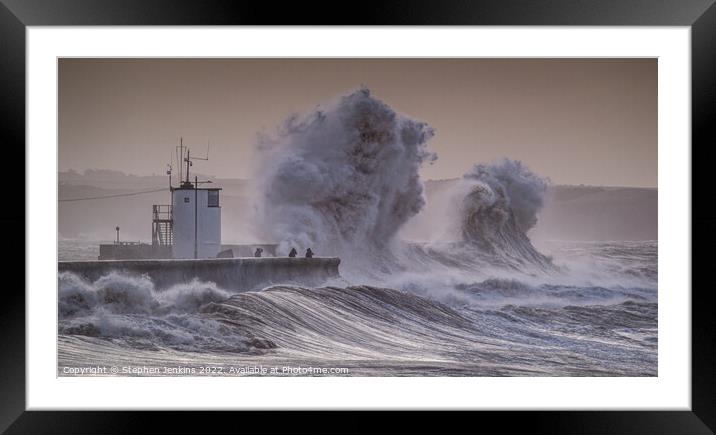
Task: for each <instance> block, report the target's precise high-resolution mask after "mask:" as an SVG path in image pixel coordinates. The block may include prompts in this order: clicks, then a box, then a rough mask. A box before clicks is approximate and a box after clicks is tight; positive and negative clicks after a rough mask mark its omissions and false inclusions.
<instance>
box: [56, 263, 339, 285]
mask: <svg viewBox="0 0 716 435" xmlns="http://www.w3.org/2000/svg"><path fill="white" fill-rule="evenodd" d="M340 262H341V260H340V259H339V258H336V257H314V258H216V259H199V260H194V259H188V260H104V261H100V260H98V261H60V262H58V271H59V272H72V273H75V274H77V275H79V276H81V277H83V278H85V279H87V280H90V281H94V280H97V279H99V278H100V277H102V276H103V275H106V274H108V273H110V272H113V271H115V272H122V273H129V274H137V275H146V276H148V277H149V278H150V279H151V280H152V281H153V282H154V284H155V286H156V287H157V288H159V289H162V288H167V287H170V286H172V285H174V284H179V283H186V282H190V281H192V280H193V279H194V278H197V279H199V280H201V281H210V282H214V283H216V284H217V285H218V286H219V287H221V288H224V289H226V290H231V291H248V290H257V289H261V288H264V287H267V286H270V285H272V284H286V283H290V284H298V285H307V286H318V285H321V284H323V283H325V282H326V281H327V280H328V279H331V278H338V277H339V276H340V275H339V272H338V265H339V264H340Z"/></svg>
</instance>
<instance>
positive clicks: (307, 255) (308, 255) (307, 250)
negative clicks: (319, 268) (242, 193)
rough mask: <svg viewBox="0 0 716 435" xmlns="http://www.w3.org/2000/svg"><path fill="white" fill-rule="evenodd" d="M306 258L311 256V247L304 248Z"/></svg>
mask: <svg viewBox="0 0 716 435" xmlns="http://www.w3.org/2000/svg"><path fill="white" fill-rule="evenodd" d="M306 258H313V251H311V248H308V249H306Z"/></svg>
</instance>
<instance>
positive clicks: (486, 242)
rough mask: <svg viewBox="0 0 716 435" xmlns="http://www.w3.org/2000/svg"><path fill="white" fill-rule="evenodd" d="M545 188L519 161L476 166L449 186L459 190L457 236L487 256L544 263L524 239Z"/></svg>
mask: <svg viewBox="0 0 716 435" xmlns="http://www.w3.org/2000/svg"><path fill="white" fill-rule="evenodd" d="M547 186H548V181H547V180H546V179H544V178H541V177H539V176H537V175H536V174H534V173H533V172H531V171H530V170H529V169H528V168H527V167H526V166H524V165H523V164H522V163H521V162H519V161H515V160H508V159H505V160H503V161H502V162H500V163H498V164H494V165H476V166H475V167H474V168H473V169H472V170H471V171H470V172H468V173H467V174H465V175H464V176H463V178H462V180H461V182H460V183H458V185H457V186H456V187H455V189H456V190H458V192H460V191H462V192H464V194H463V195H462V201H461V203H460V204H459V206H458V207H459V216H460V231H461V234H462V238H463V240H464V241H465V242H466V243H468V244H470V245H473V246H475V247H477V248H478V249H479V250H480V251H481V252H482V253H484V254H487V255H489V256H491V257H493V258H499V259H503V260H509V261H510V262H516V263H517V264H522V263H530V264H533V265H538V266H541V267H550V266H551V261H550V260H549V258H547V257H546V256H544V255H542V254H541V253H540V252H538V251H537V249H535V248H534V246H532V243H531V242H530V239H529V238H528V237H527V231H529V230H530V229H531V228H533V227H534V226H535V224H536V223H537V213H538V212H539V211H540V209H541V208H542V205H543V198H544V195H545V192H546V191H547Z"/></svg>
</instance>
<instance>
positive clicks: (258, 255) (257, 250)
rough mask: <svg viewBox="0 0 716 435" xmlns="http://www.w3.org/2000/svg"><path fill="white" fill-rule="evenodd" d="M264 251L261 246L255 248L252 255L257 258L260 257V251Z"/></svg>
mask: <svg viewBox="0 0 716 435" xmlns="http://www.w3.org/2000/svg"><path fill="white" fill-rule="evenodd" d="M262 252H264V250H263V249H261V248H256V252H254V257H256V258H259V257H261V253H262Z"/></svg>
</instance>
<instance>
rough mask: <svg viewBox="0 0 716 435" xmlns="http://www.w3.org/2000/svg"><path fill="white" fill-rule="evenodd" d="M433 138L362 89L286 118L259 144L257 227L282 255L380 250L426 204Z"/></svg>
mask: <svg viewBox="0 0 716 435" xmlns="http://www.w3.org/2000/svg"><path fill="white" fill-rule="evenodd" d="M432 136H433V130H432V129H431V128H430V127H429V126H428V125H427V124H426V123H424V122H420V121H416V120H413V119H410V118H408V117H406V116H404V115H401V114H398V113H396V112H395V111H394V110H393V109H391V108H390V107H389V106H388V105H387V104H385V103H383V102H382V101H380V100H378V99H376V98H375V97H373V96H372V95H371V93H370V91H369V90H368V89H367V88H360V89H358V90H356V91H355V92H353V93H351V94H349V95H346V96H344V97H341V98H340V99H338V101H337V102H335V103H333V104H330V105H327V106H325V107H319V108H317V109H316V110H315V111H314V112H312V113H310V114H308V115H306V116H300V117H299V116H293V117H290V118H289V119H288V120H287V121H286V122H285V123H284V125H283V126H282V128H281V129H279V131H278V132H277V133H276V134H275V135H273V136H263V137H262V138H261V139H260V141H259V146H258V150H259V156H260V161H261V164H259V165H258V168H260V169H259V171H257V174H256V175H255V177H254V179H255V182H256V184H257V186H256V189H255V190H256V191H258V192H259V195H258V198H257V204H256V208H255V209H256V211H257V213H256V218H257V221H258V223H259V224H258V225H257V226H258V227H259V228H260V230H261V231H262V232H263V236H264V237H265V238H267V239H268V240H271V241H275V242H278V243H279V248H278V252H279V253H280V254H283V255H285V254H286V253H287V252H288V251H289V250H290V249H291V248H292V247H296V248H299V249H306V248H309V247H311V248H313V249H314V250H315V251H316V252H319V253H322V254H324V255H325V254H326V253H332V254H339V255H340V254H345V253H351V254H354V255H355V254H357V251H368V252H372V251H380V250H382V249H384V248H385V246H386V245H387V244H389V243H390V242H391V241H392V239H393V237H394V236H395V234H396V233H397V231H398V230H399V229H400V227H401V226H402V225H403V224H404V223H405V222H406V221H407V220H408V219H410V218H411V217H413V216H414V215H416V214H417V213H418V212H419V211H420V210H421V209H422V208H423V206H424V204H425V196H424V193H423V183H422V181H421V179H420V176H419V170H420V167H421V166H422V165H423V164H424V163H427V162H432V161H433V160H435V159H436V155H435V154H433V153H431V152H430V151H429V150H428V148H427V142H428V140H429V139H430V138H431V137H432Z"/></svg>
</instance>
